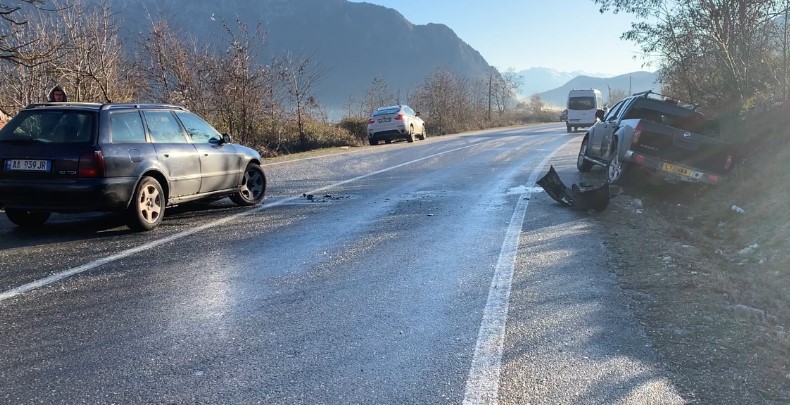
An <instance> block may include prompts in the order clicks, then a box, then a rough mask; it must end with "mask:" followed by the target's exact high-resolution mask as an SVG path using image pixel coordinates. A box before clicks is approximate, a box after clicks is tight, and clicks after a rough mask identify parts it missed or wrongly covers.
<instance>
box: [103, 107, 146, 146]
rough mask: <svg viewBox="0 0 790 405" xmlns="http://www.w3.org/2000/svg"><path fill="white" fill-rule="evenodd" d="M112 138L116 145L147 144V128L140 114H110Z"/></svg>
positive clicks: (134, 112)
mask: <svg viewBox="0 0 790 405" xmlns="http://www.w3.org/2000/svg"><path fill="white" fill-rule="evenodd" d="M110 137H111V138H112V142H116V143H143V142H145V128H144V127H143V120H142V118H141V117H140V113H139V112H137V111H131V112H114V113H112V114H110Z"/></svg>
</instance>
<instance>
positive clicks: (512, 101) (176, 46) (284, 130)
mask: <svg viewBox="0 0 790 405" xmlns="http://www.w3.org/2000/svg"><path fill="white" fill-rule="evenodd" d="M9 4H11V5H2V4H0V17H1V18H2V19H0V23H1V24H2V26H0V28H2V30H0V32H2V33H3V34H2V36H1V37H0V51H1V52H2V53H0V74H1V75H2V76H3V77H4V80H3V82H4V85H3V86H2V87H0V112H2V113H3V114H5V115H7V116H13V115H14V114H15V113H16V112H17V111H19V110H20V109H22V108H24V107H25V106H26V105H29V104H31V103H36V102H44V101H46V100H45V95H46V93H47V92H48V90H49V89H50V88H51V87H52V86H54V85H55V84H59V85H61V86H62V87H64V88H65V90H66V91H67V93H68V95H69V101H72V102H157V103H171V104H178V105H183V106H185V107H186V108H188V109H190V110H192V111H194V112H196V113H198V114H200V115H201V116H203V117H206V119H207V120H208V121H209V122H210V123H211V124H212V125H214V126H215V127H216V128H218V129H219V130H220V131H222V132H226V133H229V134H231V135H232V136H233V137H234V139H235V140H236V141H237V142H240V143H242V144H245V145H248V146H251V147H254V148H256V149H258V150H259V151H260V152H261V153H262V154H263V155H264V156H276V155H281V154H288V153H294V152H299V151H307V150H311V149H316V148H326V147H335V146H360V145H363V144H365V143H367V135H366V132H365V130H366V123H367V118H368V117H369V115H370V113H371V112H372V111H373V110H375V109H376V108H378V107H381V106H385V105H392V104H399V103H404V104H409V105H410V106H411V107H412V108H414V109H415V110H416V111H419V112H420V113H421V115H422V116H423V118H424V119H425V121H426V122H427V123H428V127H427V130H428V133H429V135H430V136H434V135H440V134H446V133H454V132H459V131H465V130H473V129H481V128H485V127H493V126H502V125H510V124H518V123H523V122H527V121H540V120H556V118H555V116H556V113H555V112H549V111H548V109H547V108H546V107H545V106H543V105H542V104H540V103H533V102H530V103H520V102H518V100H517V99H516V96H515V89H516V88H517V87H518V85H519V83H518V81H517V78H516V75H515V74H514V73H513V72H512V71H510V72H506V73H503V74H500V73H499V72H497V71H496V70H494V69H492V71H491V73H490V74H489V75H488V76H486V77H479V78H466V77H459V76H457V75H455V74H453V73H452V72H451V71H450V70H449V69H444V68H437V69H436V71H435V72H433V73H432V74H431V75H430V76H429V77H426V78H425V81H424V83H422V84H420V85H418V86H416V87H415V88H414V89H413V90H412V91H411V92H410V94H409V95H408V96H407V97H401V95H400V94H398V95H395V94H393V92H392V91H390V90H389V88H388V85H387V81H386V78H381V77H375V78H372V79H371V81H370V83H369V87H368V90H367V92H366V94H365V95H364V96H361V97H359V98H358V99H354V98H353V97H349V99H348V102H347V105H346V106H345V108H344V109H345V116H344V117H342V119H341V120H340V122H335V121H337V119H335V120H330V118H329V117H328V115H327V112H326V108H325V106H323V105H322V104H321V101H320V100H319V99H318V97H317V95H316V94H315V88H316V84H317V83H319V82H320V81H321V80H322V79H323V78H324V77H325V76H326V75H327V74H330V73H329V72H328V70H327V69H325V68H324V67H323V66H322V65H321V61H320V60H314V59H313V58H312V57H311V55H296V54H291V53H286V54H282V55H278V56H277V57H275V58H273V59H272V60H266V61H262V59H263V58H262V57H261V54H262V52H261V51H262V49H264V47H265V46H266V38H267V33H266V30H265V27H263V26H255V27H250V26H248V25H246V24H244V23H242V22H241V21H226V22H223V28H224V35H223V36H222V37H220V38H215V39H214V41H213V42H212V43H200V42H198V41H197V40H195V39H194V38H193V37H192V36H191V35H190V34H189V32H188V31H187V30H186V29H183V28H182V27H177V26H175V25H174V24H173V23H172V22H171V21H168V20H167V19H160V18H158V17H154V16H151V15H149V16H148V22H149V26H148V30H147V31H146V32H142V33H140V34H139V37H138V38H136V40H134V41H126V42H124V40H123V39H122V36H121V35H120V32H119V27H120V22H119V21H117V20H116V18H115V15H114V13H113V10H112V9H111V7H110V4H109V3H107V2H99V3H98V5H95V2H87V1H83V0H20V1H18V2H16V5H14V4H13V3H9ZM360 87H361V86H360ZM544 110H547V111H544ZM0 117H1V116H0Z"/></svg>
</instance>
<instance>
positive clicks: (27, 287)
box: [0, 140, 493, 301]
mask: <svg viewBox="0 0 790 405" xmlns="http://www.w3.org/2000/svg"><path fill="white" fill-rule="evenodd" d="M486 142H493V140H486V141H481V142H475V143H473V144H470V145H466V146H461V147H459V148H455V149H450V150H446V151H444V152H439V153H435V154H433V155H430V156H424V157H421V158H419V159H415V160H411V161H408V162H405V163H401V164H399V165H395V166H391V167H388V168H386V169H381V170H377V171H375V172H371V173H367V174H364V175H361V176H357V177H354V178H351V179H348V180H343V181H340V182H337V183H334V184H331V185H328V186H324V187H320V188H317V189H315V190H312V191H308V192H306V193H305V194H317V193H319V192H321V191H324V190H327V189H331V188H334V187H337V186H341V185H343V184H347V183H351V182H353V181H357V180H360V179H364V178H366V177H370V176H375V175H377V174H380V173H384V172H388V171H390V170H394V169H397V168H399V167H403V166H407V165H410V164H413V163H417V162H420V161H423V160H427V159H432V158H434V157H436V156H441V155H444V154H447V153H452V152H457V151H459V150H463V149H467V148H471V147H473V146H478V145H481V144H483V143H486ZM301 195H302V194H299V195H298V196H292V197H287V198H284V199H282V200H277V201H275V202H272V203H269V204H263V205H261V206H259V207H257V208H254V209H251V210H247V211H244V212H240V213H238V214H234V215H231V216H228V217H225V218H221V219H218V220H216V221H213V222H209V223H207V224H203V225H201V226H198V227H195V228H191V229H189V230H186V231H183V232H179V233H176V234H173V235H170V236H167V237H164V238H162V239H158V240H155V241H152V242H148V243H146V244H143V245H140V246H137V247H133V248H130V249H126V250H124V251H121V252H119V253H116V254H114V255H111V256H107V257H104V258H101V259H99V260H95V261H92V262H90V263H87V264H83V265H82V266H78V267H73V268H71V269H68V270H64V271H61V272H59V273H55V274H53V275H51V276H49V277H45V278H42V279H40V280H36V281H33V282H30V283H27V284H23V285H21V286H19V287H16V288H12V289H10V290H7V291H4V292H2V293H0V301H3V300H7V299H9V298H12V297H15V296H17V295H20V294H24V293H26V292H29V291H31V290H34V289H36V288H41V287H44V286H47V285H49V284H52V283H55V282H57V281H60V280H63V279H64V278H67V277H71V276H74V275H77V274H80V273H83V272H86V271H88V270H92V269H95V268H97V267H99V266H103V265H105V264H108V263H112V262H114V261H116V260H120V259H123V258H125V257H129V256H131V255H133V254H136V253H140V252H143V251H146V250H149V249H153V248H155V247H157V246H159V245H163V244H165V243H168V242H172V241H175V240H178V239H181V238H184V237H187V236H189V235H193V234H195V233H198V232H200V231H203V230H206V229H209V228H213V227H215V226H219V225H222V224H224V223H227V222H230V221H232V220H234V219H236V218H240V217H243V216H245V215H251V214H253V213H256V212H259V211H262V210H265V209H268V208H272V207H277V206H280V205H284V204H287V203H289V202H291V201H294V200H296V199H298V198H301Z"/></svg>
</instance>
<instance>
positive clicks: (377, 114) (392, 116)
mask: <svg viewBox="0 0 790 405" xmlns="http://www.w3.org/2000/svg"><path fill="white" fill-rule="evenodd" d="M415 136H416V137H418V138H419V139H423V140H424V139H425V137H426V136H427V135H426V133H425V122H423V120H422V118H420V113H418V112H414V110H412V109H411V108H409V106H407V105H393V106H389V107H381V108H378V109H377V110H376V111H374V112H373V114H372V115H371V116H370V118H369V119H368V141H370V144H371V145H378V143H379V141H384V142H386V143H391V142H392V141H394V140H398V139H405V140H406V141H408V142H414V137H415Z"/></svg>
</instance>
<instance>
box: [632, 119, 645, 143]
mask: <svg viewBox="0 0 790 405" xmlns="http://www.w3.org/2000/svg"><path fill="white" fill-rule="evenodd" d="M642 127H643V124H642V121H639V123H638V124H636V127H634V136H633V137H631V144H632V145H633V144H637V143H639V137H641V136H642Z"/></svg>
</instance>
